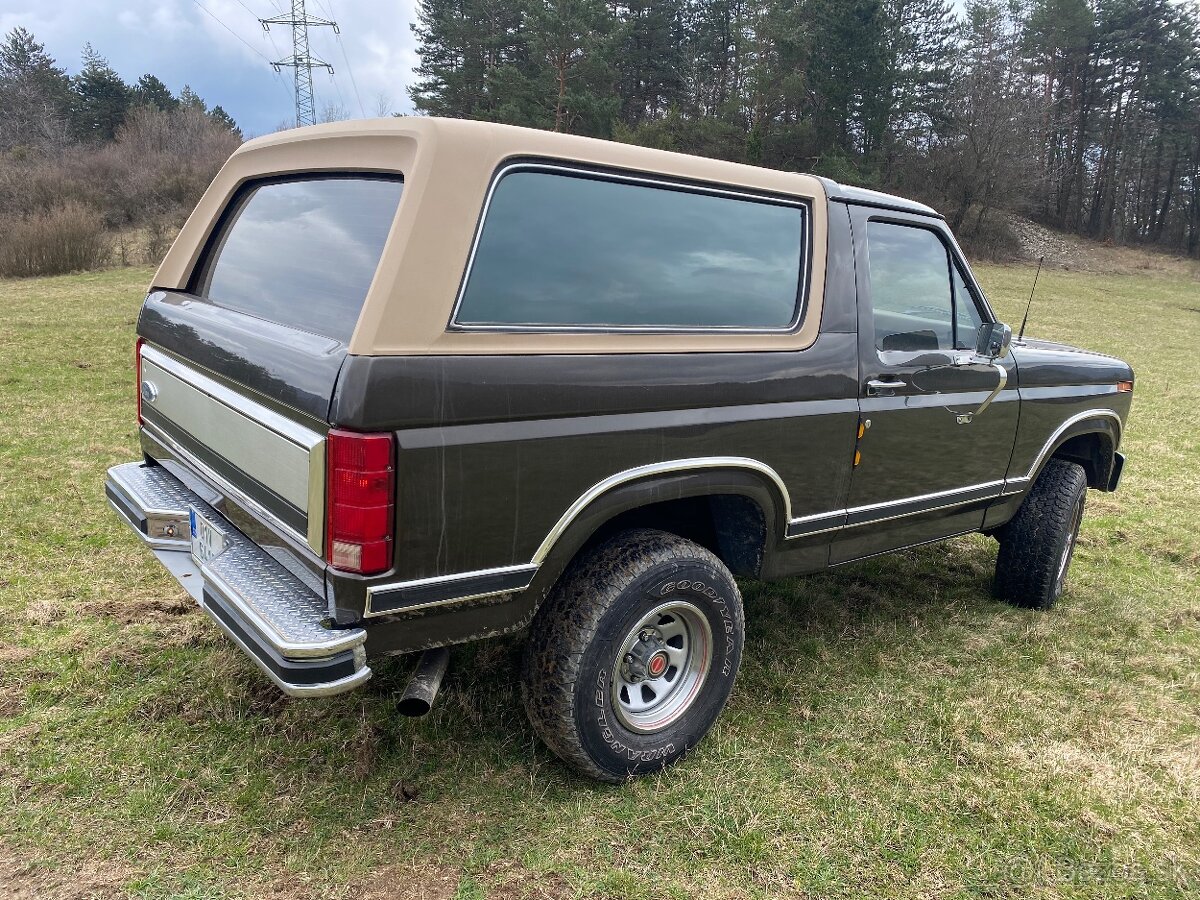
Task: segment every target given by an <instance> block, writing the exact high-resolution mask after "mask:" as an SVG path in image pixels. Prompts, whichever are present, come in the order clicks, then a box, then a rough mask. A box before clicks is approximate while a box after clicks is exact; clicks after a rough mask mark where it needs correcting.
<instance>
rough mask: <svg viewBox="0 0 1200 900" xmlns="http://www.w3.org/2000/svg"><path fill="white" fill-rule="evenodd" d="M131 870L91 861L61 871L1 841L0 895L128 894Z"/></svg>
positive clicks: (19, 898) (42, 898) (71, 898)
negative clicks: (19, 852)
mask: <svg viewBox="0 0 1200 900" xmlns="http://www.w3.org/2000/svg"><path fill="white" fill-rule="evenodd" d="M133 875H134V873H133V871H132V870H130V869H127V868H125V867H123V866H120V865H117V864H115V863H107V862H105V863H97V862H95V861H90V862H88V864H87V867H86V869H85V870H82V871H72V872H63V871H58V870H55V869H51V868H48V867H43V866H42V865H41V864H40V863H38V862H37V861H34V860H29V859H26V858H24V857H23V856H21V855H20V854H18V853H15V852H13V851H12V850H10V849H8V848H7V847H4V846H3V845H0V897H4V898H5V900H108V898H110V897H125V896H127V895H128V891H127V890H126V887H125V885H126V884H127V883H128V882H129V880H130V878H132V877H133Z"/></svg>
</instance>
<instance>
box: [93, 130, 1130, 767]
mask: <svg viewBox="0 0 1200 900" xmlns="http://www.w3.org/2000/svg"><path fill="white" fill-rule="evenodd" d="M137 333H138V340H137V351H136V359H137V380H138V422H139V428H140V435H141V446H142V451H143V458H142V459H141V460H140V461H137V462H130V463H127V464H125V465H120V466H117V467H115V468H113V469H112V470H110V472H109V473H108V479H107V486H106V487H107V495H108V499H109V501H110V502H111V504H112V506H113V507H114V508H115V509H116V511H117V512H118V513H119V514H120V515H121V516H122V517H123V518H124V519H125V520H126V521H127V522H128V523H129V524H130V525H131V526H132V528H133V529H134V530H135V531H136V532H137V533H138V535H139V536H140V537H141V538H142V540H143V541H145V542H146V543H147V544H148V545H149V546H150V548H151V550H152V551H153V552H154V553H155V555H156V556H157V557H158V558H159V559H160V560H161V561H162V563H163V564H164V565H165V566H166V567H167V568H168V569H169V570H170V572H171V573H172V574H173V575H174V576H175V577H176V578H177V579H178V580H179V582H180V583H181V584H182V585H183V587H184V588H185V589H186V590H187V591H188V592H189V593H190V594H191V595H192V596H193V597H194V598H195V599H196V600H197V601H198V602H199V603H200V604H201V606H202V607H203V608H204V609H205V610H206V611H207V612H208V613H209V615H210V616H211V617H212V619H213V620H214V621H215V622H216V624H217V625H218V626H220V627H221V628H222V629H223V630H224V631H225V632H226V633H227V634H228V635H229V637H230V638H231V639H232V640H233V641H234V642H235V643H236V644H238V645H239V646H240V647H241V648H242V649H243V650H244V651H246V653H247V654H248V655H249V656H250V658H251V659H253V660H254V661H255V662H256V663H257V664H258V665H259V667H260V668H261V669H262V670H263V672H264V673H265V674H266V676H267V677H268V678H270V679H271V680H272V681H273V682H275V684H277V685H278V686H279V687H280V688H281V689H283V690H284V691H286V692H287V693H289V694H292V695H296V696H314V695H315V696H320V695H328V694H335V693H338V692H340V691H348V690H351V689H353V688H356V687H358V686H360V685H361V684H363V682H365V681H366V680H367V679H368V678H370V676H371V669H370V663H371V659H372V657H377V656H381V655H386V654H398V653H409V652H412V651H425V652H424V655H423V656H422V659H421V661H420V662H419V663H418V667H417V673H416V675H415V676H414V677H413V681H412V683H411V684H410V685H409V687H408V690H407V691H406V692H405V694H404V699H403V701H402V703H401V707H402V709H404V708H409V709H412V710H418V711H419V710H425V709H428V706H429V704H430V703H432V701H433V696H434V694H435V692H436V690H437V686H438V683H439V681H440V678H441V673H442V672H443V671H444V668H445V660H446V656H447V654H446V651H445V649H444V648H445V647H446V646H448V645H450V644H454V643H459V642H463V641H470V640H475V639H477V638H484V637H488V636H491V635H499V634H505V633H508V632H512V631H516V630H518V629H523V628H529V638H528V643H527V649H526V654H525V663H524V672H523V694H524V699H525V705H526V708H527V710H528V713H529V716H530V718H531V719H532V721H533V724H534V727H535V728H536V730H537V732H538V734H539V735H541V737H542V738H543V739H544V740H545V742H546V743H547V744H549V746H550V747H551V748H552V749H553V750H554V751H555V752H557V753H558V754H559V755H560V756H561V757H563V759H565V760H566V761H567V762H568V763H570V764H571V765H572V766H574V767H575V768H576V769H578V770H579V771H581V772H583V773H586V774H588V775H590V776H593V777H595V778H599V779H603V780H608V781H617V780H620V779H623V778H625V777H628V776H630V775H639V774H644V773H647V772H651V771H654V770H657V769H660V768H662V767H663V766H665V765H667V764H669V763H671V762H672V761H674V760H675V759H677V758H678V757H679V756H680V755H681V754H683V753H684V752H686V751H687V750H688V749H689V748H690V747H692V746H694V745H695V744H696V743H697V742H698V741H699V740H700V739H701V738H702V737H703V735H704V734H705V732H707V730H708V729H709V727H710V726H711V725H712V723H713V721H714V719H715V718H716V716H717V715H718V713H719V711H720V710H721V708H722V706H723V705H724V703H725V701H726V699H727V697H728V696H729V692H730V690H731V688H732V687H733V682H734V678H735V676H736V675H737V671H738V664H739V662H740V660H741V654H742V640H743V615H742V604H741V597H740V594H739V592H738V586H737V583H736V582H735V581H734V576H741V577H745V578H760V579H774V578H781V577H785V576H789V575H795V574H798V573H805V572H816V571H821V570H824V569H827V568H830V567H833V566H838V565H841V564H843V563H848V562H853V561H854V560H859V559H863V558H864V557H868V556H871V555H873V554H878V553H885V552H887V551H891V550H896V549H899V548H902V547H911V546H913V545H915V544H922V543H926V542H929V541H935V540H939V539H942V538H947V537H951V536H953V535H960V534H964V533H968V532H976V531H982V532H984V533H986V534H991V535H993V536H995V537H996V538H997V539H998V540H999V542H1000V552H999V556H998V559H997V564H996V591H997V593H998V594H999V596H1000V597H1002V598H1004V599H1006V600H1008V601H1010V602H1012V603H1016V604H1020V605H1023V606H1028V607H1035V608H1045V607H1048V606H1050V605H1051V604H1052V603H1053V602H1054V601H1055V599H1056V598H1057V597H1058V596H1059V594H1060V592H1061V591H1062V586H1063V579H1064V576H1065V575H1066V571H1067V567H1068V565H1069V563H1070V561H1071V554H1072V550H1073V549H1074V546H1075V539H1076V535H1077V534H1078V530H1079V525H1080V520H1081V517H1082V514H1083V504H1084V496H1085V493H1086V491H1087V488H1089V487H1091V488H1095V489H1098V490H1102V491H1111V490H1115V489H1116V487H1117V483H1118V480H1119V478H1120V475H1121V467H1122V463H1123V459H1122V456H1121V454H1120V453H1118V452H1117V448H1118V446H1119V444H1120V439H1121V431H1122V427H1123V424H1124V421H1125V418H1126V416H1127V414H1128V411H1129V405H1130V399H1131V396H1132V395H1131V391H1132V387H1133V374H1132V371H1131V370H1130V368H1129V366H1127V365H1126V364H1125V363H1123V362H1121V361H1119V360H1116V359H1112V358H1110V357H1106V356H1100V355H1097V354H1093V353H1088V352H1085V351H1082V350H1077V349H1074V348H1071V347H1065V346H1060V345H1056V344H1050V343H1046V342H1042V341H1032V340H1031V341H1024V342H1020V341H1017V342H1012V341H1011V340H1010V335H1011V332H1010V330H1009V329H1008V327H1007V326H1005V325H1003V324H1001V323H998V322H997V321H996V319H995V317H994V316H993V314H992V311H991V309H990V308H989V307H988V304H987V301H986V300H985V299H984V296H983V293H982V292H981V291H980V289H979V286H978V285H977V284H976V282H975V280H974V278H973V277H972V275H971V270H970V268H969V266H968V265H967V262H966V260H965V259H964V258H963V255H962V253H961V251H960V250H959V248H958V246H957V245H956V243H955V241H954V237H953V235H952V234H951V233H950V231H949V229H948V228H947V227H946V223H945V222H944V220H943V219H942V218H941V217H940V216H939V215H938V214H937V213H936V212H934V211H933V210H932V209H929V208H928V207H926V206H922V205H920V204H917V203H913V202H910V201H907V200H904V199H901V198H899V197H893V196H889V195H885V194H878V193H874V192H870V191H864V190H858V189H854V188H847V187H843V186H841V185H838V184H836V183H834V182H832V181H829V180H826V179H821V178H815V177H812V176H809V175H799V174H793V173H789V172H778V171H769V170H766V169H759V168H754V167H751V166H744V165H737V164H734V163H727V162H718V161H714V160H709V159H700V158H696V157H692V156H684V155H680V154H674V153H666V152H662V151H657V150H650V149H646V148H641V147H633V146H626V145H622V144H615V143H608V142H604V141H597V140H589V139H584V138H577V137H570V136H566V135H561V134H548V133H544V132H538V131H531V130H526V129H521V128H511V127H505V126H500V125H492V124H483V123H473V122H461V121H446V120H438V119H420V118H404V119H391V120H386V121H368V122H356V123H348V124H334V125H322V126H318V127H315V128H305V129H302V130H298V131H290V132H284V133H281V134H275V135H271V136H268V137H264V138H260V139H258V140H254V141H251V142H250V143H248V144H246V145H245V146H244V147H242V148H241V149H240V150H238V151H237V152H236V153H235V154H234V155H233V156H232V158H231V159H230V160H229V162H228V163H227V164H226V165H225V167H224V168H223V169H222V170H221V172H220V174H219V175H218V176H217V178H216V180H215V181H214V182H213V184H212V186H211V187H210V188H209V190H208V192H207V193H206V194H205V195H204V198H203V199H202V200H201V202H200V204H199V206H198V207H197V208H196V210H195V212H194V213H193V214H192V216H191V218H190V219H189V220H188V222H187V224H186V225H185V226H184V228H183V231H182V232H181V234H180V235H179V238H178V240H177V241H176V242H175V244H174V246H173V247H172V248H171V250H170V252H169V253H168V254H167V257H166V259H165V260H164V261H163V263H162V266H161V267H160V268H159V270H158V273H157V274H156V275H155V276H154V281H153V284H152V286H151V288H150V292H149V295H148V296H147V298H146V301H145V305H144V306H143V308H142V312H141V317H140V319H139V322H138V328H137ZM1010 343H1011V346H1010Z"/></svg>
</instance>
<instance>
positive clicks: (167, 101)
mask: <svg viewBox="0 0 1200 900" xmlns="http://www.w3.org/2000/svg"><path fill="white" fill-rule="evenodd" d="M133 104H134V105H135V106H153V107H154V108H155V109H161V110H163V111H164V112H170V111H171V110H173V109H177V108H178V107H179V101H178V100H177V99H176V98H175V95H174V94H172V93H171V89H170V88H168V87H167V86H166V85H165V84H163V83H162V81H160V80H159V79H158V78H157V77H155V76H154V75H150V74H146V75H143V76H142V77H141V78H139V79H138V82H137V84H136V85H134V87H133Z"/></svg>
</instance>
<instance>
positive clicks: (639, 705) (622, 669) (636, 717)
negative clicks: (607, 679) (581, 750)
mask: <svg viewBox="0 0 1200 900" xmlns="http://www.w3.org/2000/svg"><path fill="white" fill-rule="evenodd" d="M712 658H713V639H712V627H711V626H710V625H709V623H708V619H707V618H706V617H705V615H704V613H702V612H701V611H700V608H699V607H697V606H695V605H694V604H692V603H689V602H687V601H686V600H674V601H672V602H670V603H664V604H662V605H661V606H657V607H655V608H654V609H652V610H650V612H648V613H646V615H644V616H642V618H641V619H639V620H638V622H637V624H635V625H634V627H633V628H632V629H631V630H630V632H629V634H628V635H626V637H625V640H624V641H623V642H622V643H621V650H620V652H619V653H618V654H617V659H616V664H615V665H614V667H613V669H614V671H613V679H612V704H613V710H614V711H615V713H616V715H617V718H618V719H619V720H620V722H621V724H622V725H624V726H625V727H626V728H628V729H629V730H630V731H634V732H637V733H639V734H651V733H653V732H655V731H661V730H662V729H664V728H666V727H667V726H668V725H670V724H671V723H672V722H674V721H676V720H677V719H678V718H679V717H680V716H682V715H683V714H684V713H686V712H687V711H688V709H690V708H691V706H692V704H693V703H695V701H696V698H697V697H698V696H699V695H700V689H701V687H703V685H704V681H705V679H707V677H708V672H709V669H710V668H711V666H712Z"/></svg>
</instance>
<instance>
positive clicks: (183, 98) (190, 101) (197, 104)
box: [179, 84, 208, 112]
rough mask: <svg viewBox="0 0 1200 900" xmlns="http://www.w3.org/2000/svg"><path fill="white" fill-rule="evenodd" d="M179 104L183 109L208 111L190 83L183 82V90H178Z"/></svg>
mask: <svg viewBox="0 0 1200 900" xmlns="http://www.w3.org/2000/svg"><path fill="white" fill-rule="evenodd" d="M179 105H180V106H182V107H183V108H184V109H197V110H199V111H200V112H208V106H207V105H206V104H205V102H204V101H203V100H201V99H200V95H199V94H197V93H196V92H195V91H193V90H192V86H191V85H190V84H185V85H184V86H183V90H181V91H180V92H179Z"/></svg>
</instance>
